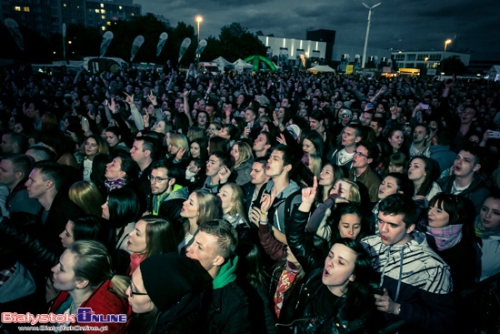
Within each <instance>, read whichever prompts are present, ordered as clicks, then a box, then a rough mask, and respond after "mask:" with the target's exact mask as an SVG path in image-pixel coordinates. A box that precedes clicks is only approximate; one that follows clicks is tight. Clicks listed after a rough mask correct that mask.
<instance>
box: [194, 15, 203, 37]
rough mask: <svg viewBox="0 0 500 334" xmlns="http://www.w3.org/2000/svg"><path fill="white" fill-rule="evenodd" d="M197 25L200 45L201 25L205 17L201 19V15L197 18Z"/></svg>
mask: <svg viewBox="0 0 500 334" xmlns="http://www.w3.org/2000/svg"><path fill="white" fill-rule="evenodd" d="M195 20H196V23H197V25H198V44H200V23H201V21H203V17H201V16H200V15H198V16H197V17H196V18H195Z"/></svg>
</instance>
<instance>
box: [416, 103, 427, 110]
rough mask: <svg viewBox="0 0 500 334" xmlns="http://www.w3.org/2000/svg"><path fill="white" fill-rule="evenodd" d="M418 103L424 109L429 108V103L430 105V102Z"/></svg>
mask: <svg viewBox="0 0 500 334" xmlns="http://www.w3.org/2000/svg"><path fill="white" fill-rule="evenodd" d="M418 105H419V106H420V107H421V108H422V109H424V110H427V109H429V105H428V104H424V103H419V104H418Z"/></svg>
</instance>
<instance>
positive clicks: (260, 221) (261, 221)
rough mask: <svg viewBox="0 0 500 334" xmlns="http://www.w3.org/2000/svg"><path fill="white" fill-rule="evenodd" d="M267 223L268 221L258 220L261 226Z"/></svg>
mask: <svg viewBox="0 0 500 334" xmlns="http://www.w3.org/2000/svg"><path fill="white" fill-rule="evenodd" d="M268 222H269V220H267V219H266V220H262V219H259V223H263V224H262V225H266V224H267V223H268Z"/></svg>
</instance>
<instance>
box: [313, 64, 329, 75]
mask: <svg viewBox="0 0 500 334" xmlns="http://www.w3.org/2000/svg"><path fill="white" fill-rule="evenodd" d="M307 71H308V72H312V73H314V74H317V73H320V72H321V73H324V72H329V73H335V70H334V69H333V68H331V67H330V66H328V65H316V66H314V67H311V68H309V69H308V70H307Z"/></svg>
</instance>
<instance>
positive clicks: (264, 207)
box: [260, 194, 273, 213]
mask: <svg viewBox="0 0 500 334" xmlns="http://www.w3.org/2000/svg"><path fill="white" fill-rule="evenodd" d="M272 203H273V201H272V200H271V195H270V194H264V195H262V198H261V200H260V211H261V212H265V213H267V212H268V211H269V209H270V208H271V205H272Z"/></svg>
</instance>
